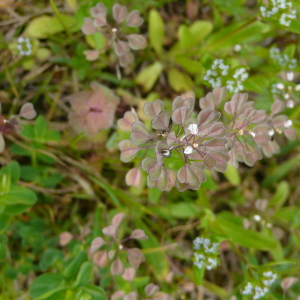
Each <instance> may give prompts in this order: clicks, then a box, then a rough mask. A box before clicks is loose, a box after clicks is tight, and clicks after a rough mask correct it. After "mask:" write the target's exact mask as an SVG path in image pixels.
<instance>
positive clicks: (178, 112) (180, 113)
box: [172, 106, 190, 125]
mask: <svg viewBox="0 0 300 300" xmlns="http://www.w3.org/2000/svg"><path fill="white" fill-rule="evenodd" d="M189 112H190V109H189V107H188V106H181V107H179V108H177V109H175V110H174V112H173V114H172V120H173V122H174V123H175V124H179V125H182V124H184V123H185V121H186V119H187V117H188V115H189Z"/></svg>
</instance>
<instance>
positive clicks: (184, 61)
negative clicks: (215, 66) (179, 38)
mask: <svg viewBox="0 0 300 300" xmlns="http://www.w3.org/2000/svg"><path fill="white" fill-rule="evenodd" d="M175 62H176V63H177V64H179V65H180V66H182V67H183V68H184V69H185V70H186V71H187V72H189V73H190V74H198V73H201V72H202V70H203V66H202V64H201V62H200V61H198V60H196V59H192V58H187V57H184V56H175Z"/></svg>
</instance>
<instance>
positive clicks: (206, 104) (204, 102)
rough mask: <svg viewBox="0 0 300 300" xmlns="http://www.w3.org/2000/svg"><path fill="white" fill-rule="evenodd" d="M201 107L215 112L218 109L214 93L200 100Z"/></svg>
mask: <svg viewBox="0 0 300 300" xmlns="http://www.w3.org/2000/svg"><path fill="white" fill-rule="evenodd" d="M199 105H200V108H201V109H205V108H211V109H212V110H215V109H216V108H217V107H216V103H215V97H214V95H213V93H208V94H207V95H206V96H205V97H203V98H200V100H199Z"/></svg>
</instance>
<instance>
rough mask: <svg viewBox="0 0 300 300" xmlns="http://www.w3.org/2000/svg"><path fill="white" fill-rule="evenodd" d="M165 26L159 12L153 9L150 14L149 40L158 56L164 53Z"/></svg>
mask: <svg viewBox="0 0 300 300" xmlns="http://www.w3.org/2000/svg"><path fill="white" fill-rule="evenodd" d="M164 27H165V24H164V21H163V19H162V17H161V15H160V14H159V12H158V11H156V10H154V9H152V10H151V11H150V13H149V27H148V31H149V38H150V44H151V45H152V47H153V48H154V50H155V51H156V53H157V54H161V53H162V51H163V39H164V35H165V32H164V31H165V29H164Z"/></svg>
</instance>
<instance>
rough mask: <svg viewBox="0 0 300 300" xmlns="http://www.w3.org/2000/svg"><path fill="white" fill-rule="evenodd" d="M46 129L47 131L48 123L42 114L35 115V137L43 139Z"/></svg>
mask: <svg viewBox="0 0 300 300" xmlns="http://www.w3.org/2000/svg"><path fill="white" fill-rule="evenodd" d="M47 131H48V123H47V121H46V119H45V118H44V117H43V116H42V115H39V116H38V117H37V119H36V121H35V125H34V135H35V138H37V139H40V140H44V139H45V136H46V134H47Z"/></svg>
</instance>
